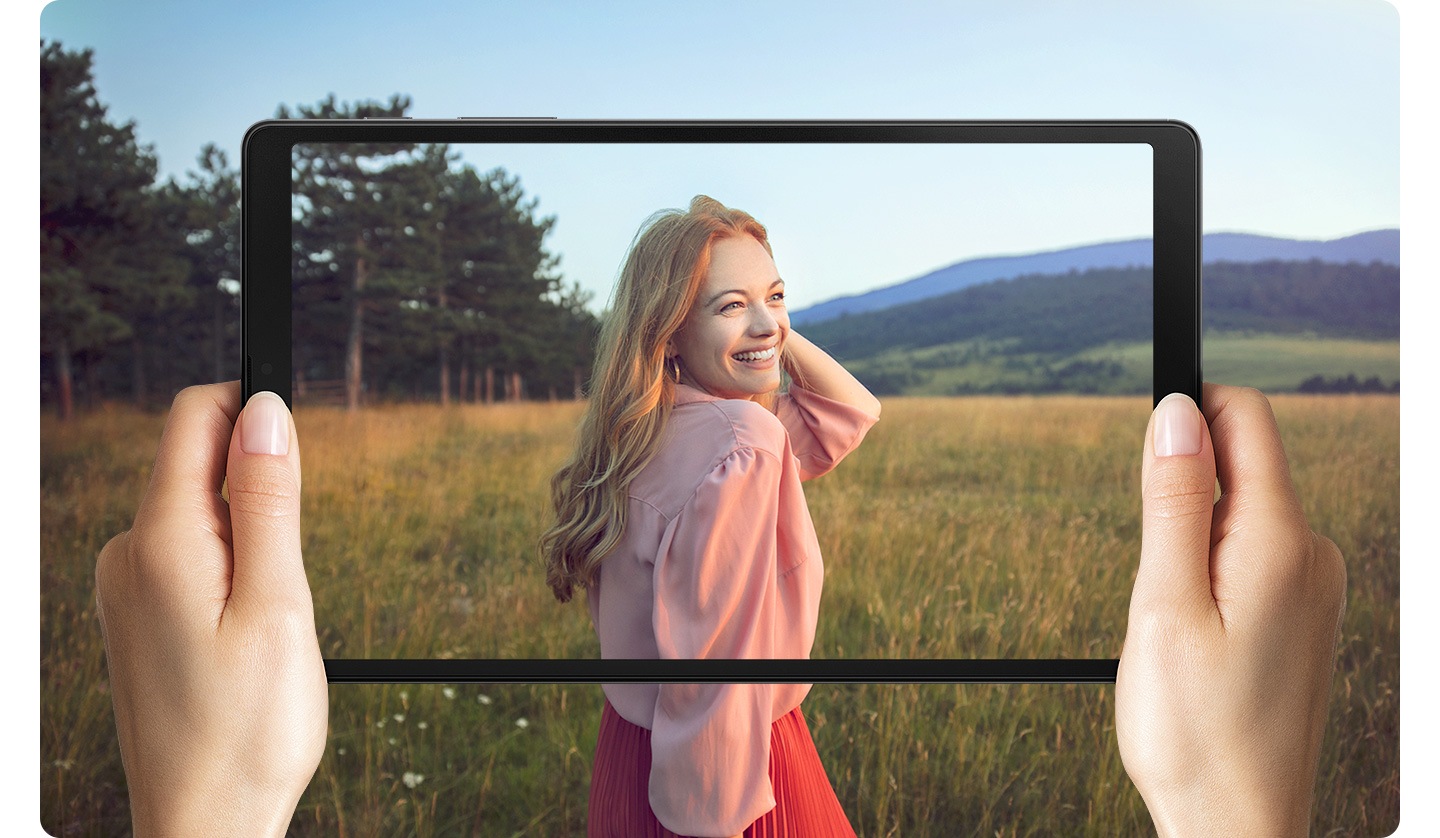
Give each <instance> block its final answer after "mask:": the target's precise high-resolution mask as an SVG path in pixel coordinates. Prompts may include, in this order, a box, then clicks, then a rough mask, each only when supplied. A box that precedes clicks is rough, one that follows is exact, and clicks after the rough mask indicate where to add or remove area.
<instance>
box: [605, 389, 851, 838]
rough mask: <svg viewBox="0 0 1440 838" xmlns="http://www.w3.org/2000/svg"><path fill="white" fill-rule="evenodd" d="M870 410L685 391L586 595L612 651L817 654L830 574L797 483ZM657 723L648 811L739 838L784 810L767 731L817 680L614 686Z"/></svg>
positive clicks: (623, 708) (830, 455) (620, 702)
mask: <svg viewBox="0 0 1440 838" xmlns="http://www.w3.org/2000/svg"><path fill="white" fill-rule="evenodd" d="M875 422H876V417H874V416H870V415H869V414H866V413H864V412H863V411H861V410H859V409H857V408H854V407H851V406H850V405H847V404H843V403H841V402H837V401H834V400H831V399H828V398H825V397H824V396H820V395H817V394H815V393H811V392H808V391H805V390H801V389H799V388H798V387H795V388H792V389H791V391H790V393H789V394H788V395H782V396H780V398H779V402H778V404H777V407H776V413H771V412H770V411H768V410H766V409H765V408H764V407H762V406H760V405H759V404H756V403H755V402H751V401H744V400H739V399H717V398H715V397H713V396H710V395H709V394H707V393H704V392H702V391H700V390H697V389H694V388H692V387H688V386H685V385H680V386H679V387H677V390H676V398H675V408H674V410H673V411H672V412H671V414H670V419H669V422H668V424H667V427H666V428H665V431H664V437H663V438H662V440H661V443H660V447H659V451H658V453H657V454H656V456H655V459H654V460H652V461H651V462H650V464H649V465H647V466H646V467H645V469H644V470H643V471H642V472H641V473H640V475H639V476H638V477H636V478H635V481H634V482H633V483H632V484H631V486H630V506H629V510H628V516H629V517H628V520H627V523H626V527H625V534H624V537H623V539H622V540H621V542H620V545H619V547H617V548H616V550H615V552H613V553H611V554H610V555H608V556H606V557H605V559H604V561H602V562H601V563H600V574H599V577H598V579H597V580H596V583H595V584H594V585H592V586H591V587H590V589H589V591H588V596H587V600H588V603H589V607H590V617H591V619H592V621H593V622H594V624H595V630H596V632H597V633H598V634H599V635H600V656H601V657H602V658H662V659H664V658H671V659H687V658H808V657H809V656H810V648H811V646H812V645H813V644H814V641H815V624H816V620H817V619H818V614H819V606H820V588H821V585H822V582H823V577H824V568H823V565H822V563H821V559H820V546H819V544H818V543H817V541H816V539H815V528H814V525H813V524H812V523H811V520H810V510H809V509H808V508H807V507H806V505H805V493H804V492H803V491H802V489H801V487H800V481H802V480H808V479H810V478H812V477H818V476H820V475H822V474H824V473H825V472H827V471H829V470H830V469H832V468H834V467H835V465H836V463H838V462H840V460H841V459H842V458H844V457H845V455H846V454H848V453H850V452H851V451H853V450H855V448H856V447H858V446H859V445H860V441H861V440H862V439H863V438H864V436H865V432H866V431H867V430H869V429H870V426H871V425H873V424H875ZM604 690H605V695H606V697H607V698H609V700H610V703H611V704H612V705H613V706H614V707H615V711H616V712H617V713H619V714H620V716H621V717H622V718H624V719H625V720H627V721H629V722H632V723H634V724H636V725H639V726H641V727H643V728H647V729H649V730H650V731H651V752H652V763H651V770H650V807H651V808H652V809H653V810H654V812H655V816H656V818H658V819H659V820H660V822H661V823H662V824H664V826H665V827H666V828H667V829H669V830H671V831H672V832H676V833H679V834H681V835H734V834H736V833H738V832H741V831H742V830H744V829H745V827H746V826H748V825H749V824H750V823H751V822H752V821H754V820H755V819H756V818H758V817H760V816H761V815H763V814H765V813H766V812H768V811H770V809H772V808H774V806H775V798H774V796H773V795H772V793H771V788H770V779H769V760H770V725H771V723H772V722H774V721H775V720H776V719H779V718H780V717H781V716H783V715H785V714H786V713H788V712H790V711H791V710H793V709H794V708H795V707H797V706H798V705H799V704H800V701H801V699H803V698H804V697H805V695H806V693H808V692H809V691H810V685H808V684H773V685H771V684H605V685H604Z"/></svg>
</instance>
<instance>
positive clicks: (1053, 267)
mask: <svg viewBox="0 0 1440 838" xmlns="http://www.w3.org/2000/svg"><path fill="white" fill-rule="evenodd" d="M1152 252H1153V246H1152V244H1151V240H1150V239H1148V238H1146V239H1132V240H1130V241H1121V242H1105V243H1102V244H1091V245H1084V246H1081V247H1070V248H1065V249H1063V250H1051V251H1045V252H1043V253H1031V254H1025V255H1018V256H991V257H986V258H981V259H969V260H966V261H964V262H957V263H955V264H953V265H950V266H948V267H944V268H941V269H940V270H938V271H932V272H930V273H928V274H925V275H924V276H919V277H916V278H914V279H910V280H906V281H904V282H900V283H897V284H895V285H891V286H888V287H885V288H877V289H875V290H874V291H868V292H866V293H864V294H855V295H853V296H848V297H838V298H836V299H833V300H828V301H826V302H823V303H819V304H817V305H813V306H810V307H809V308H804V309H800V310H798V311H792V312H791V313H790V320H791V322H792V323H794V324H795V325H796V326H805V325H808V324H812V323H819V322H822V321H825V320H830V319H833V318H836V317H840V316H841V315H844V314H859V313H862V312H868V311H878V310H880V309H886V308H891V307H893V306H897V305H904V304H906V303H914V302H919V301H920V300H927V299H930V298H931V297H938V296H941V295H944V294H950V293H953V292H955V291H959V290H961V289H963V288H968V287H970V286H972V285H979V284H982V283H986V282H992V281H994V280H997V279H1013V278H1015V277H1018V276H1027V275H1034V274H1064V273H1069V272H1070V271H1072V270H1074V271H1088V270H1095V269H1097V268H1146V267H1150V266H1151V264H1152V262H1153V255H1152ZM1201 254H1202V260H1203V262H1204V263H1205V264H1207V265H1208V264H1210V263H1213V262H1264V261H1270V260H1283V261H1309V260H1311V259H1319V260H1320V261H1322V262H1335V263H1344V262H1360V263H1362V264H1369V263H1370V262H1380V263H1382V264H1385V265H1392V266H1395V267H1399V265H1400V231H1399V230H1398V229H1394V228H1391V229H1386V230H1372V231H1370V232H1366V233H1357V234H1355V235H1353V236H1346V237H1344V238H1340V239H1330V240H1327V241H1319V240H1307V239H1284V238H1277V237H1275V236H1259V235H1255V234H1252V233H1207V234H1206V235H1205V236H1204V237H1203V239H1202V242H1201Z"/></svg>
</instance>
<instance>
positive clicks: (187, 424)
mask: <svg viewBox="0 0 1440 838" xmlns="http://www.w3.org/2000/svg"><path fill="white" fill-rule="evenodd" d="M237 414H238V420H239V421H238V425H237V423H236V420H237ZM232 431H233V433H232ZM222 483H227V484H228V488H229V502H228V503H227V502H226V500H225V499H224V498H222V497H221V495H220V489H221V485H222ZM95 588H96V596H95V599H96V604H97V606H98V611H99V613H100V624H101V630H102V633H103V634H104V637H105V654H106V659H107V660H108V662H109V672H110V687H111V695H112V698H113V700H114V703H115V725H116V728H117V729H118V733H119V739H120V753H121V757H122V759H123V762H124V765H125V775H126V778H127V780H128V783H129V788H130V804H131V815H132V818H133V823H134V830H135V834H136V835H137V836H146V835H207V836H216V835H262V834H263V835H283V834H284V832H285V830H286V828H287V827H288V826H289V824H290V819H291V816H292V814H293V812H294V809H295V805H296V804H297V803H298V801H299V799H300V795H301V794H302V793H303V792H304V790H305V787H306V785H307V784H308V783H309V782H310V778H311V777H312V776H313V775H314V773H315V769H316V767H317V766H318V765H319V764H320V757H321V755H322V754H323V752H324V749H325V735H326V724H327V718H328V712H329V707H328V704H327V696H326V683H325V668H324V663H323V661H322V660H321V658H320V646H319V643H318V641H317V640H316V635H315V617H314V612H313V608H312V603H311V599H310V586H309V583H308V582H307V580H306V578H305V568H304V565H303V564H302V562H301V556H300V456H299V446H298V442H297V440H296V437H295V427H294V423H293V422H292V421H291V418H290V413H289V411H288V410H286V408H285V403H284V402H282V401H281V400H280V398H279V397H278V396H276V395H274V394H273V393H260V394H257V395H256V396H254V397H253V398H252V399H250V402H249V404H248V405H247V406H246V408H245V410H244V411H243V412H241V410H240V386H239V382H233V381H232V382H230V383H228V384H215V385H209V386H205V387H191V388H189V389H186V390H184V391H183V392H181V393H180V394H179V395H178V396H177V397H176V398H175V403H174V405H173V407H172V409H171V412H170V418H169V420H168V422H167V423H166V426H165V433H164V436H163V437H162V439H161V440H160V449H159V452H158V454H157V455H156V458H155V470H154V473H153V474H152V476H151V479H150V486H149V488H148V489H147V491H146V493H145V498H144V500H143V501H142V502H141V504H140V511H139V512H138V513H137V514H136V516H135V525H134V528H133V529H131V530H130V531H129V532H127V533H121V534H120V535H118V536H116V537H115V538H114V539H112V540H111V541H110V543H109V544H107V545H105V549H104V550H103V551H102V552H101V554H100V558H99V561H98V562H97V564H96V567H95Z"/></svg>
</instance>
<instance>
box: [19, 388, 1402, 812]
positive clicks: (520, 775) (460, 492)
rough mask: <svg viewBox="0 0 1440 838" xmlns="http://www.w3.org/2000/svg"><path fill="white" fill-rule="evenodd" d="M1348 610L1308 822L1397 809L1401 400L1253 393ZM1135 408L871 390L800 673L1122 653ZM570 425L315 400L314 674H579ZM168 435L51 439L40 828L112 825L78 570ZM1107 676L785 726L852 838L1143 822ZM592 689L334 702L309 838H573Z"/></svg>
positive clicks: (311, 802) (824, 502) (928, 691)
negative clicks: (811, 754)
mask: <svg viewBox="0 0 1440 838" xmlns="http://www.w3.org/2000/svg"><path fill="white" fill-rule="evenodd" d="M1273 401H1274V403H1275V408H1276V413H1277V415H1278V416H1279V419H1280V423H1281V429H1282V431H1283V433H1284V436H1285V442H1286V446H1287V451H1288V452H1289V454H1290V457H1291V461H1292V464H1293V467H1294V471H1295V477H1296V481H1297V484H1298V486H1299V489H1300V493H1301V499H1302V503H1303V504H1304V507H1305V509H1306V510H1307V512H1308V513H1309V515H1310V519H1311V524H1312V526H1313V527H1314V528H1315V529H1317V530H1318V531H1320V532H1322V533H1325V534H1327V535H1329V536H1330V537H1331V538H1333V539H1334V540H1335V541H1336V543H1337V544H1338V545H1339V546H1340V548H1341V550H1342V551H1343V552H1344V554H1345V557H1346V561H1347V565H1348V569H1349V574H1350V577H1349V578H1350V594H1349V608H1348V611H1347V613H1346V618H1345V624H1344V629H1343V632H1342V640H1341V647H1340V650H1339V658H1338V672H1337V676H1336V679H1335V690H1334V693H1333V697H1332V703H1331V708H1330V725H1329V728H1328V729H1327V734H1326V740H1325V746H1324V752H1323V755H1322V759H1321V773H1320V777H1319V779H1318V781H1317V786H1316V809H1315V818H1314V824H1313V830H1312V832H1313V833H1314V834H1346V835H1383V834H1387V833H1389V832H1390V831H1393V829H1394V828H1395V826H1396V824H1397V823H1398V812H1399V759H1398V752H1399V741H1398V722H1399V694H1398V677H1399V639H1398V637H1399V634H1398V633H1399V478H1398V475H1399V415H1398V414H1399V401H1398V398H1396V397H1393V396H1365V397H1355V396H1349V397H1346V396H1326V397H1277V398H1275V399H1274V400H1273ZM1148 410H1149V403H1148V399H1129V398H1124V399H1120V398H1080V397H1049V398H1028V397H1016V398H969V399H923V398H911V399H892V400H887V401H886V412H885V418H884V420H883V421H882V422H881V423H880V424H879V425H877V426H876V427H875V428H874V429H873V430H872V431H871V433H870V436H869V437H868V438H867V440H866V442H865V444H864V446H862V447H861V449H860V450H859V451H857V452H856V453H855V454H853V455H852V456H851V458H850V459H848V460H847V461H846V462H845V463H844V464H842V465H841V467H840V468H839V469H837V470H836V472H835V473H833V474H831V475H828V476H826V477H824V478H822V479H820V480H818V481H815V482H812V483H809V484H807V485H806V493H807V497H808V498H809V503H810V508H811V512H812V515H813V517H814V519H815V526H816V530H817V532H818V533H819V536H820V540H821V547H822V550H823V551H824V555H825V561H826V567H827V575H826V589H825V599H824V603H823V605H822V608H821V623H820V626H819V631H818V639H817V643H816V651H815V655H816V656H817V657H834V656H853V657H1007V656H1023V657H1113V656H1115V655H1116V654H1118V651H1119V649H1120V644H1121V640H1122V639H1123V637H1124V628H1125V612H1126V605H1127V602H1128V598H1129V587H1130V584H1131V581H1132V579H1133V574H1134V570H1135V565H1136V562H1137V559H1138V545H1139V523H1138V510H1139V504H1138V498H1137V497H1136V494H1137V491H1138V479H1139V477H1138V475H1139V461H1138V457H1139V454H1138V452H1139V445H1140V441H1141V434H1142V433H1143V430H1144V427H1145V421H1146V417H1147V415H1148ZM577 416H578V406H576V405H572V404H559V405H543V404H533V405H497V406H492V407H489V408H484V407H455V408H450V409H448V410H442V409H441V408H439V407H435V406H396V407H382V408H375V409H372V410H368V411H365V412H362V413H361V414H358V415H356V416H348V415H346V414H344V413H343V412H340V411H331V410H326V409H320V408H314V409H309V410H302V411H301V413H300V414H299V415H298V417H297V422H298V423H299V428H300V435H301V445H302V456H303V460H304V468H305V489H306V496H305V504H306V509H305V521H306V524H305V548H306V563H307V567H308V569H309V573H310V579H311V585H312V588H313V591H314V594H315V598H316V615H317V623H318V625H319V628H320V636H321V644H322V649H323V651H324V653H325V654H326V655H327V656H330V657H365V656H374V657H394V656H404V657H456V658H468V657H492V656H503V657H552V656H592V655H595V654H597V652H598V648H597V644H596V642H595V640H594V637H593V632H592V631H591V629H590V626H589V620H588V616H587V614H586V612H585V609H584V607H583V604H582V603H579V602H577V603H572V604H570V605H567V606H560V605H558V604H557V603H555V602H554V601H553V599H552V598H551V597H550V594H549V591H548V589H547V588H545V586H544V583H543V577H542V575H541V573H540V569H539V566H538V563H537V559H536V557H535V555H534V547H533V545H534V537H535V535H536V534H537V533H538V532H539V529H540V528H541V527H543V526H544V520H545V519H544V509H545V503H544V498H545V494H544V492H545V489H544V487H545V481H546V479H547V478H548V476H549V474H550V473H551V472H552V471H553V470H554V468H555V467H556V466H557V465H558V464H559V463H560V461H561V460H562V459H563V458H564V456H565V455H566V453H567V451H568V449H569V446H570V444H571V433H572V429H573V427H574V422H575V419H576V417H577ZM162 425H163V417H161V416H153V415H145V414H139V413H134V412H129V411H124V410H110V411H105V412H101V413H97V414H93V415H90V416H86V417H83V418H82V419H80V420H79V421H76V422H73V423H71V424H69V425H59V424H56V423H53V422H51V421H50V420H49V419H48V418H47V419H46V420H44V421H43V423H42V455H41V564H42V567H41V586H42V588H41V594H42V605H41V614H42V627H41V644H42V645H41V690H42V704H41V706H42V710H41V714H42V716H41V764H40V766H39V770H40V772H41V798H42V799H41V803H42V823H43V824H44V826H45V827H46V829H47V830H49V831H50V832H52V833H55V834H80V835H115V834H123V833H125V832H127V831H128V808H127V804H126V797H125V787H124V777H123V774H122V772H121V766H120V758H119V753H118V749H117V748H116V745H115V739H114V726H113V720H112V717H111V710H110V701H109V695H108V693H107V691H106V678H105V667H104V659H103V657H104V656H103V647H102V645H101V642H100V637H99V630H98V623H97V621H96V619H95V614H94V608H93V602H94V591H93V566H94V557H95V555H96V554H97V553H98V551H99V549H100V547H101V546H102V545H103V544H104V542H105V541H106V540H107V539H108V538H109V537H110V536H111V535H113V534H114V533H116V532H119V531H120V530H122V529H124V528H126V527H128V526H129V523H130V520H131V518H132V516H133V514H134V509H135V506H136V504H137V503H138V501H139V498H140V496H141V494H142V493H143V490H144V485H145V480H146V479H147V477H148V470H149V463H150V461H151V459H152V458H153V455H154V446H155V444H156V442H157V441H158V438H159V432H160V429H161V427H162ZM1113 698H1114V689H1113V687H1110V686H1078V685H1071V686H973V685H972V686H940V685H925V686H875V685H860V686H832V685H819V686H816V687H815V688H814V689H813V690H812V692H811V694H810V697H809V698H808V699H807V700H806V702H805V705H804V709H805V713H806V716H807V718H808V719H809V722H810V726H811V730H812V733H813V734H814V737H815V740H816V744H817V746H818V748H819V749H820V753H821V757H822V759H823V760H824V762H825V765H826V767H827V769H828V770H829V772H830V776H831V779H832V781H833V782H834V783H835V786H836V790H837V792H838V793H839V795H840V799H841V802H842V804H843V805H844V806H845V809H846V812H847V813H848V814H849V816H850V818H851V820H852V822H853V823H854V825H855V827H856V829H857V831H858V832H859V833H860V834H862V835H870V836H887V835H906V836H910V835H936V836H940V835H944V836H949V835H1049V834H1074V835H1117V834H1144V833H1146V832H1149V831H1150V829H1151V828H1150V823H1149V819H1148V816H1147V815H1146V814H1145V811H1144V807H1143V805H1142V802H1141V801H1140V798H1139V796H1138V795H1137V794H1136V793H1135V792H1134V790H1133V788H1132V787H1131V785H1130V784H1129V781H1128V780H1127V779H1126V777H1125V774H1124V770H1123V768H1122V766H1121V764H1120V759H1119V752H1118V749H1117V747H1116V745H1115V740H1114V730H1113V727H1114V707H1113ZM601 701H602V695H601V692H600V688H599V687H598V686H558V685H503V686H485V687H478V686H464V685H457V686H454V687H442V686H401V685H394V686H336V687H332V688H331V734H330V744H329V747H328V748H327V752H326V756H325V759H324V761H323V762H322V764H321V766H320V769H319V771H318V773H317V774H316V777H315V780H314V782H312V784H311V786H310V789H309V791H308V792H307V793H306V796H305V797H304V798H303V799H302V801H301V804H300V808H299V810H298V812H297V814H296V818H295V821H294V823H293V825H292V834H299V835H353V836H368V835H422V836H425V835H472V834H473V835H485V836H489V835H579V834H583V832H584V821H585V806H586V795H587V790H588V787H589V779H590V776H589V775H590V760H591V756H592V753H593V747H594V742H595V736H596V731H597V727H598V721H599V712H600V705H601Z"/></svg>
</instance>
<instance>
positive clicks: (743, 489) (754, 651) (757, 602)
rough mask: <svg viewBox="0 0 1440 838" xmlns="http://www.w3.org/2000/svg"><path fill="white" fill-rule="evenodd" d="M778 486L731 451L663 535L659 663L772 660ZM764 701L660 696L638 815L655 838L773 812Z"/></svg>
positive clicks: (715, 829)
mask: <svg viewBox="0 0 1440 838" xmlns="http://www.w3.org/2000/svg"><path fill="white" fill-rule="evenodd" d="M777 430H778V429H777ZM781 476H782V468H781V464H780V462H779V460H778V458H777V457H776V455H775V454H774V453H772V452H768V451H764V450H757V449H754V448H740V449H737V450H736V451H734V452H733V453H731V454H730V455H729V456H728V457H726V458H725V459H724V460H723V461H721V463H720V464H719V465H718V466H717V467H716V468H714V469H713V470H712V471H711V472H710V474H708V475H707V476H706V477H705V479H704V480H703V481H702V483H701V484H700V486H699V488H698V489H697V490H696V492H695V494H694V496H693V497H692V498H691V500H690V502H689V503H687V504H686V506H685V507H684V508H683V509H682V510H681V512H680V513H679V514H678V515H677V516H676V517H675V519H674V520H673V521H672V523H671V526H670V527H668V528H667V530H666V532H665V536H664V539H663V540H662V543H661V545H660V551H659V555H658V556H657V559H656V563H655V612H654V614H655V617H654V621H655V638H656V641H657V645H658V647H659V653H660V657H661V658H672V659H693V658H768V657H774V656H775V655H774V650H775V628H776V626H775V622H776V606H777V604H776V599H777V577H778V575H779V574H778V570H777V524H778V517H779V511H778V506H777V501H776V499H777V496H778V494H779V487H780V480H781ZM771 699H772V687H771V686H770V685H766V684H662V685H660V690H659V698H658V699H657V701H656V706H655V716H654V727H653V729H652V731H651V739H650V745H651V758H652V762H651V768H650V807H651V809H653V810H654V812H655V817H656V818H658V819H659V820H660V823H662V824H664V825H665V828H666V829H669V830H670V831H672V832H676V833H679V834H681V835H697V836H717V835H718V836H724V835H735V834H736V833H739V832H741V831H743V830H744V829H745V827H747V826H749V825H750V823H751V822H753V821H754V820H755V819H757V818H759V817H760V816H761V815H764V814H765V813H766V812H768V811H770V810H771V809H772V808H774V806H775V798H774V795H773V791H772V789H771V787H770V776H769V763H770V724H771V721H772V718H771V714H772V712H773V703H772V700H771Z"/></svg>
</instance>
